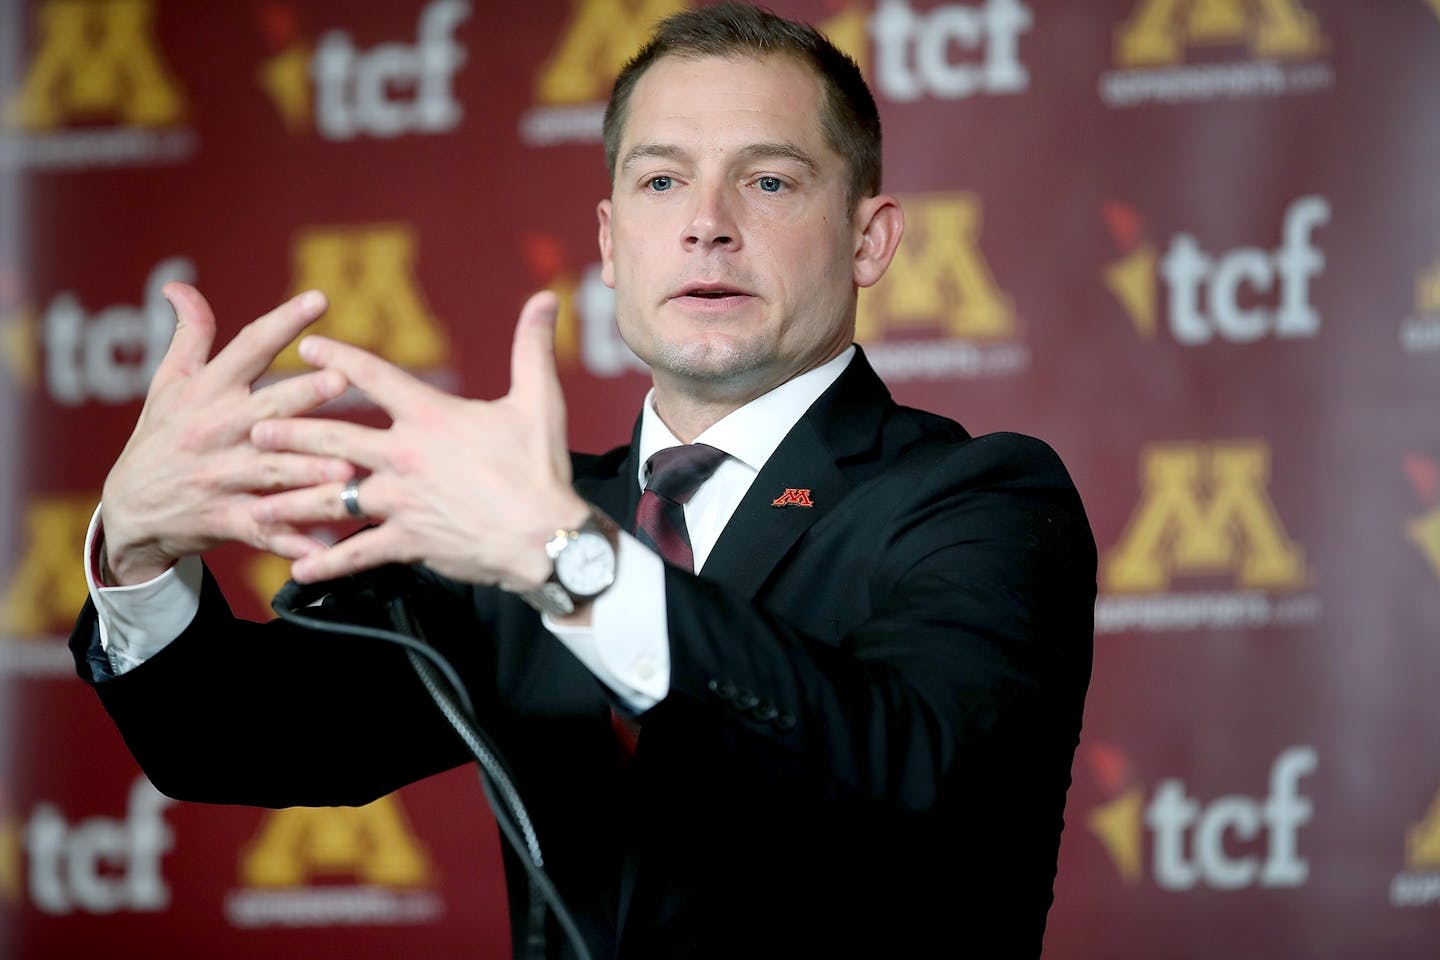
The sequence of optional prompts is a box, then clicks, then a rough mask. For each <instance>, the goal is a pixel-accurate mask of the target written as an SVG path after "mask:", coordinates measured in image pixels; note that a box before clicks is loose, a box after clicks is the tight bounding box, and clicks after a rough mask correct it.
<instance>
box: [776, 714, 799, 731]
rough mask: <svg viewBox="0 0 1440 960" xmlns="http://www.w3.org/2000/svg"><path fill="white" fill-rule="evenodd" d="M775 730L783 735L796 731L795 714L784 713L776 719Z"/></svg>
mask: <svg viewBox="0 0 1440 960" xmlns="http://www.w3.org/2000/svg"><path fill="white" fill-rule="evenodd" d="M775 728H776V729H777V730H779V731H781V732H782V733H789V732H790V731H791V730H794V729H795V714H793V713H782V714H780V715H779V716H777V717H776V718H775Z"/></svg>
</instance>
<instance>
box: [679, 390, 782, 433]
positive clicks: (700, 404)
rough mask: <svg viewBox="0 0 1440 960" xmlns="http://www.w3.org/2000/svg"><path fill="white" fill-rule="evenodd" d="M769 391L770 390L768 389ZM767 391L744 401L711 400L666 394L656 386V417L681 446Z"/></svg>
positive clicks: (731, 399) (734, 398)
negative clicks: (657, 416)
mask: <svg viewBox="0 0 1440 960" xmlns="http://www.w3.org/2000/svg"><path fill="white" fill-rule="evenodd" d="M767 389H768V388H767ZM764 392H765V391H763V390H762V391H760V392H759V393H756V394H754V395H753V396H747V397H743V398H739V397H728V398H724V399H720V398H714V399H708V398H704V397H696V396H694V395H691V394H688V393H683V392H679V391H667V390H664V389H662V388H661V386H660V384H659V382H658V381H657V382H656V384H655V413H656V414H658V415H659V417H660V420H661V422H663V423H664V424H665V426H666V427H668V428H669V429H670V432H671V433H673V434H674V435H675V439H677V440H679V441H680V442H681V443H692V442H694V440H695V438H696V437H698V436H700V434H702V433H704V432H705V431H706V430H708V429H710V428H711V427H712V426H714V425H715V424H716V423H719V422H720V421H721V420H723V419H725V418H726V417H728V416H729V415H730V414H732V413H734V412H735V411H736V410H739V409H740V408H741V407H743V406H745V404H747V403H749V402H750V401H751V400H754V399H755V397H758V396H760V395H761V394H763V393H764Z"/></svg>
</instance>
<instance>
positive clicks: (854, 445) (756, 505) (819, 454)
mask: <svg viewBox="0 0 1440 960" xmlns="http://www.w3.org/2000/svg"><path fill="white" fill-rule="evenodd" d="M856 350H857V352H856V355H855V358H854V360H852V361H851V362H850V366H849V367H847V368H846V369H845V372H844V373H842V374H841V375H840V377H839V379H837V380H836V381H835V383H833V384H831V386H830V388H829V389H828V390H826V391H825V393H823V394H821V396H820V398H819V399H818V400H816V401H815V403H814V404H812V405H811V407H810V409H809V410H807V411H806V412H805V415H804V416H803V417H801V418H800V420H799V422H798V423H796V424H795V427H794V429H792V430H791V431H790V433H789V434H788V435H786V437H785V439H784V440H783V441H781V443H780V446H779V447H777V448H776V450H775V452H774V453H773V454H772V455H771V457H770V459H769V460H768V461H766V463H765V467H764V468H763V469H762V470H761V471H760V473H759V474H758V475H757V476H756V477H755V482H754V483H752V484H751V485H750V490H749V491H748V492H747V493H746V494H745V498H744V499H743V500H741V501H740V506H739V507H737V508H736V510H735V514H734V515H733V516H732V517H731V518H730V522H729V523H727V524H726V525H725V530H724V532H723V533H722V534H721V535H720V539H719V540H717V541H716V543H715V548H714V550H712V551H711V553H710V556H709V558H708V559H706V561H705V566H704V568H703V569H702V570H701V571H700V576H701V577H703V578H704V579H706V580H710V581H713V582H715V583H718V584H720V585H722V586H724V587H727V588H728V589H730V590H732V591H734V592H735V593H738V594H740V595H741V596H745V597H753V596H754V595H755V593H756V591H758V590H759V589H760V586H761V585H762V584H763V583H764V582H765V581H766V580H767V579H768V578H769V576H770V574H771V573H772V572H773V571H774V569H775V566H776V565H777V564H778V563H779V562H780V561H781V560H782V559H783V558H784V557H785V555H786V554H787V553H788V552H789V551H790V548H791V547H792V546H794V545H795V541H797V540H799V539H800V536H801V535H802V534H803V533H804V532H805V531H806V530H808V529H809V528H810V527H811V526H812V525H813V524H815V523H816V522H818V521H819V520H820V519H821V518H822V517H824V516H825V515H826V514H828V513H829V512H830V511H831V510H832V509H834V508H835V507H836V506H837V505H838V504H839V503H840V501H841V500H842V499H843V498H844V496H845V494H846V493H848V492H849V490H850V487H851V485H852V484H851V481H850V479H849V478H848V477H847V476H846V473H845V469H844V461H846V460H847V459H850V458H853V457H855V456H858V455H860V454H863V453H865V452H868V451H870V450H873V449H874V448H875V447H876V445H877V443H878V437H879V431H880V426H881V423H882V422H883V419H884V414H885V409H886V406H887V404H888V403H889V399H890V394H889V391H887V390H886V389H885V385H884V384H883V383H882V382H881V381H880V378H879V377H877V376H876V375H875V372H874V371H873V370H872V369H871V368H870V364H869V363H868V362H866V360H865V355H864V353H863V352H860V351H859V348H858V347H857V348H856ZM787 491H795V495H792V496H791V497H789V498H787V497H786V496H785V495H786V492H787ZM800 491H804V492H805V494H804V495H803V496H801V495H800V494H799V492H800ZM787 500H788V502H786V501H787ZM805 500H808V502H809V504H810V505H809V506H803V505H800V503H797V502H796V501H802V502H803V501H805ZM777 501H779V502H777Z"/></svg>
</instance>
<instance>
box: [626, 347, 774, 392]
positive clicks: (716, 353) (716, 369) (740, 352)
mask: <svg viewBox="0 0 1440 960" xmlns="http://www.w3.org/2000/svg"><path fill="white" fill-rule="evenodd" d="M649 363H650V367H651V369H652V370H653V371H655V372H657V373H659V372H661V371H663V372H664V373H665V374H666V375H667V376H668V377H669V378H670V379H673V380H677V381H684V382H686V383H689V384H693V385H694V388H695V389H696V390H697V391H699V392H703V393H707V394H710V393H714V394H733V393H735V392H741V393H744V392H748V391H750V390H751V389H753V388H754V387H755V385H756V384H758V383H761V382H762V381H764V380H765V378H766V376H767V375H768V370H769V368H770V366H771V358H770V357H769V356H768V355H767V354H766V353H765V352H764V351H763V350H758V349H746V348H744V347H742V346H737V345H733V344H725V345H716V344H713V343H711V344H700V345H686V346H684V347H666V348H662V349H661V350H660V351H659V353H658V355H657V356H655V357H654V358H653V359H651V360H650V361H649Z"/></svg>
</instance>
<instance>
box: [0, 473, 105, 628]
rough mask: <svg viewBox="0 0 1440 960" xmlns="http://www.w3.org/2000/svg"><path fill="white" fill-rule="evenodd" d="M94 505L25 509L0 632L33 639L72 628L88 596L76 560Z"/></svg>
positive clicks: (1, 603)
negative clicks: (21, 551)
mask: <svg viewBox="0 0 1440 960" xmlns="http://www.w3.org/2000/svg"><path fill="white" fill-rule="evenodd" d="M99 499H100V497H99V495H98V494H92V495H86V496H80V497H47V498H44V499H40V500H34V501H31V502H30V504H29V505H28V506H27V507H26V509H25V531H26V543H27V545H26V548H25V555H24V556H23V557H22V558H21V559H20V567H19V569H18V570H17V571H16V572H15V577H14V579H13V580H11V581H10V587H9V589H8V590H6V591H5V596H4V598H3V600H0V630H4V632H6V633H9V634H13V635H14V636H17V637H34V636H39V635H41V634H43V633H45V632H46V631H49V630H68V629H69V627H70V625H71V624H72V623H74V621H75V614H77V613H79V611H80V608H81V607H82V606H84V605H85V600H86V598H87V597H88V596H89V589H88V588H87V587H86V586H85V570H84V568H83V566H82V563H83V561H82V560H81V559H80V555H81V553H82V552H83V551H84V546H85V530H86V528H88V527H89V526H90V515H91V514H92V513H94V512H95V504H96V503H97V502H98V501H99Z"/></svg>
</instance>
